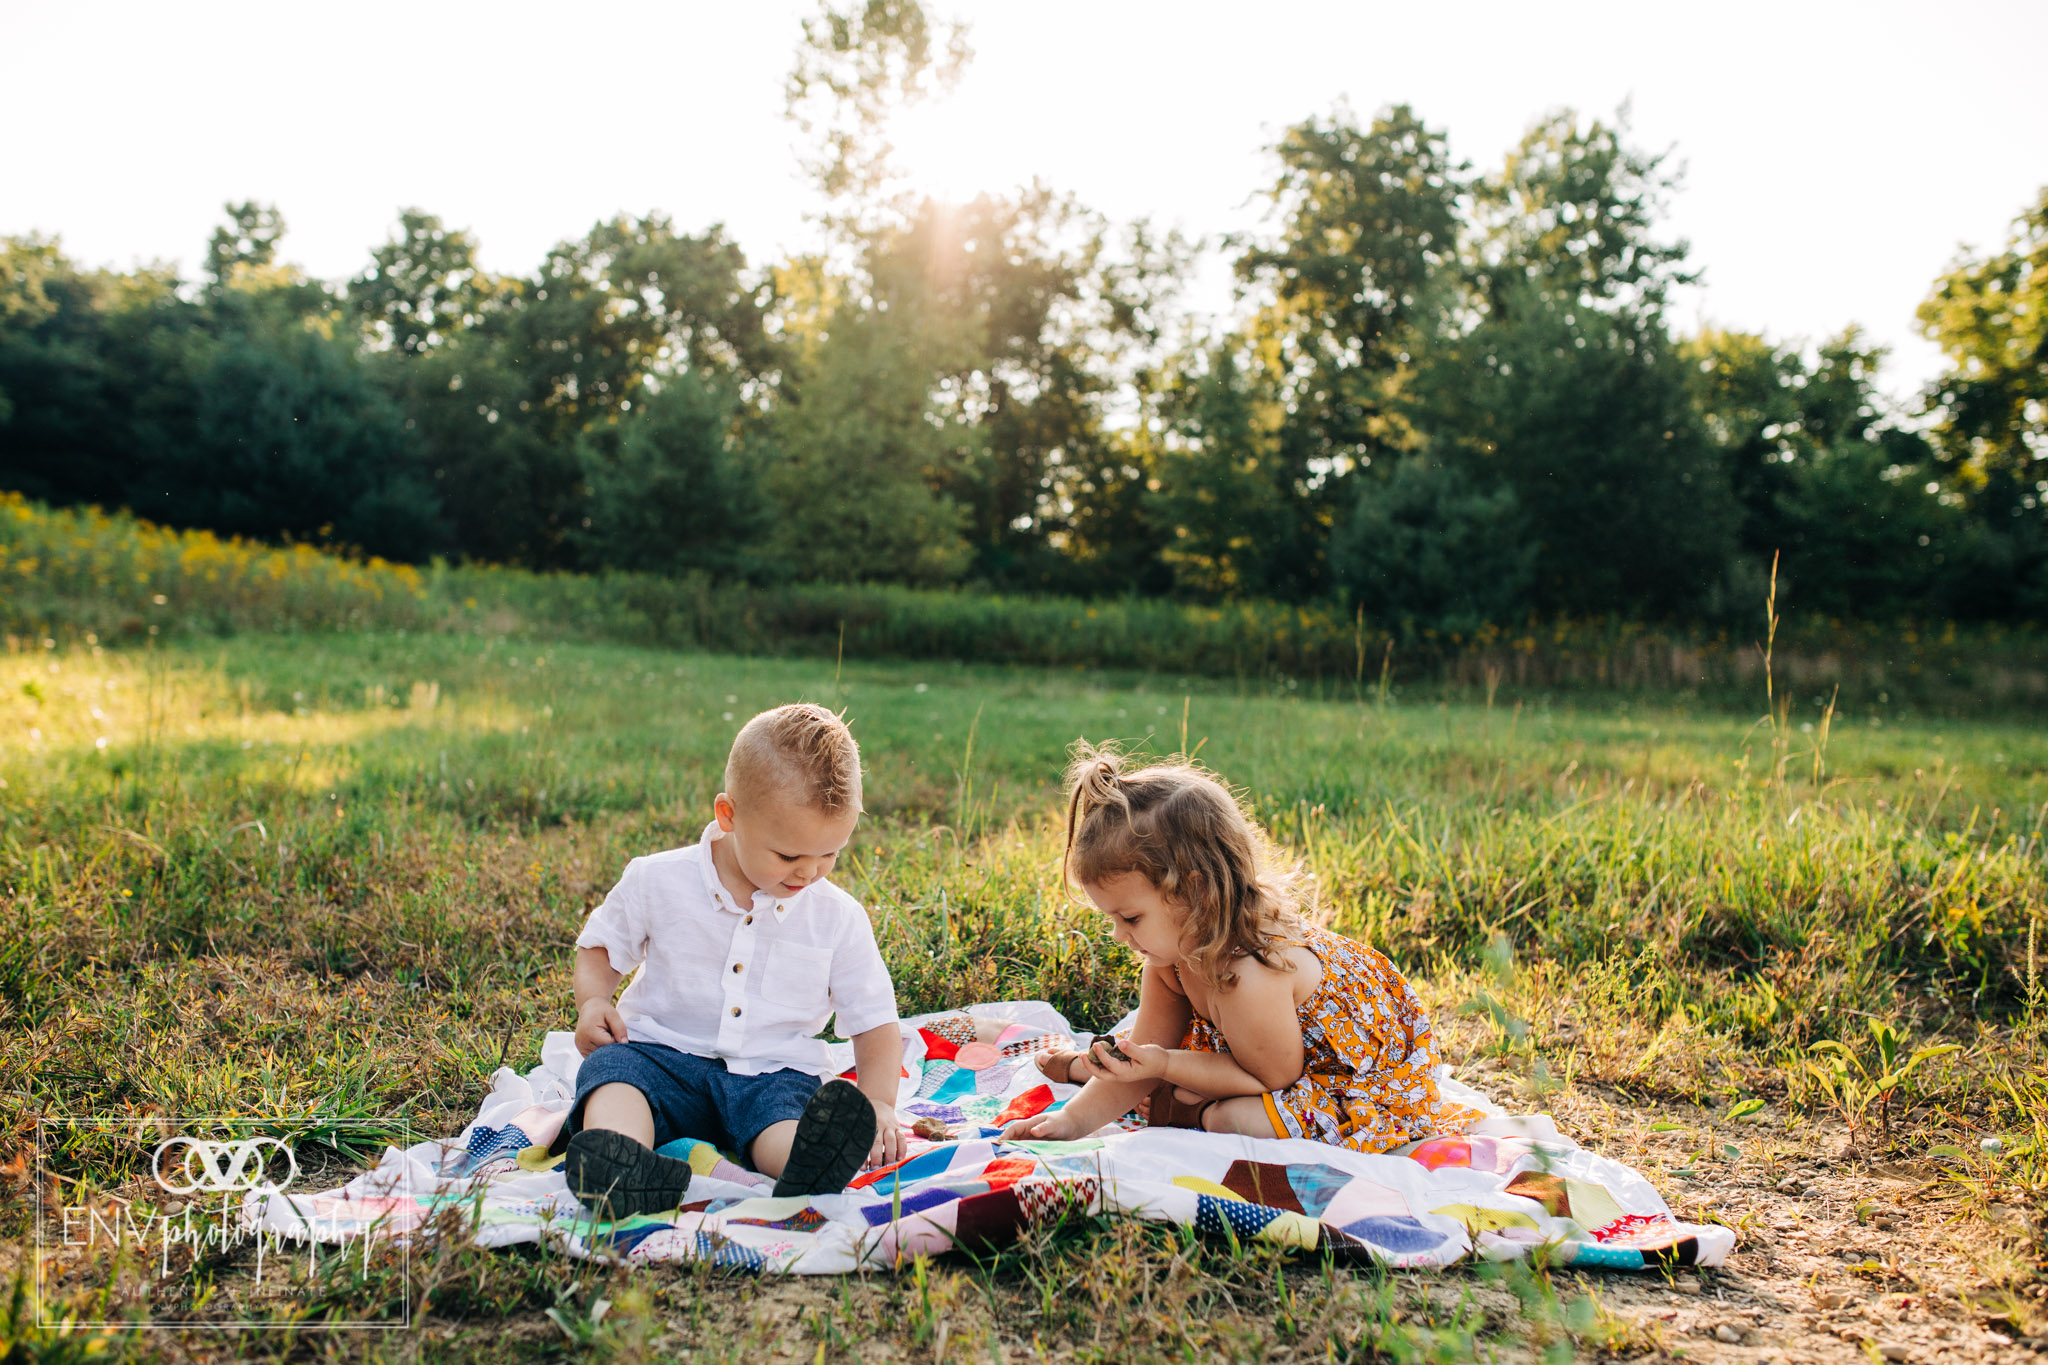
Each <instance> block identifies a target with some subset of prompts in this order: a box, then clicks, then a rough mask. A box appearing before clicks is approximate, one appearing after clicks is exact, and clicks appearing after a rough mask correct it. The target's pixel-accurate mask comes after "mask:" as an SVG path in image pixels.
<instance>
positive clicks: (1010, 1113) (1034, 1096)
mask: <svg viewBox="0 0 2048 1365" xmlns="http://www.w3.org/2000/svg"><path fill="white" fill-rule="evenodd" d="M1051 1103H1052V1087H1051V1086H1049V1085H1041V1086H1035V1087H1033V1088H1032V1089H1030V1090H1027V1091H1025V1092H1024V1093H1023V1094H1021V1095H1019V1096H1018V1097H1017V1098H1016V1099H1014V1100H1011V1101H1010V1102H1009V1104H1007V1105H1005V1106H1004V1107H1003V1112H1002V1113H1000V1114H997V1115H996V1120H995V1121H996V1126H997V1127H1000V1126H1002V1125H1003V1124H1005V1123H1015V1122H1016V1121H1017V1120H1018V1119H1028V1118H1030V1117H1031V1116H1032V1115H1033V1114H1042V1113H1044V1112H1045V1109H1046V1106H1048V1105H1050V1104H1051Z"/></svg>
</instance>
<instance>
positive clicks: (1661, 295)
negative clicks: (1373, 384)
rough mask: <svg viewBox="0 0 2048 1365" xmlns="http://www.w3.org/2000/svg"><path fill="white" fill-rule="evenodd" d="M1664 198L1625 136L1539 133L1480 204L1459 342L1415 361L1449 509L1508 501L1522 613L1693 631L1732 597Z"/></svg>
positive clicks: (1419, 417) (1615, 130) (1728, 537)
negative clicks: (1679, 314) (1523, 574)
mask: <svg viewBox="0 0 2048 1365" xmlns="http://www.w3.org/2000/svg"><path fill="white" fill-rule="evenodd" d="M1672 184H1673V182H1672V180H1671V178H1670V177H1669V176H1668V175H1667V174H1666V173H1665V172H1663V170H1662V169H1661V160H1660V159H1659V158H1656V157H1650V156H1645V155H1642V154H1640V153H1638V152H1635V151H1633V150H1631V149H1629V148H1628V147H1627V146H1626V144H1625V142H1624V140H1623V129H1622V128H1621V127H1619V126H1610V125H1607V124H1603V123H1601V122H1599V121H1597V120H1596V121H1593V122H1591V123H1590V124H1588V125H1587V126H1585V127H1584V128H1581V126H1580V124H1579V121H1578V120H1577V118H1576V117H1575V116H1573V115H1571V114H1569V113H1562V114H1558V115H1554V116H1552V117H1549V118H1547V119H1545V120H1543V121H1541V122H1539V123H1538V124H1537V125H1535V126H1534V127H1533V128H1531V129H1530V131H1529V133H1528V134H1527V136H1525V137H1524V139H1523V140H1522V142H1521V144H1520V145H1519V146H1518V147H1517V149H1516V150H1515V151H1514V152H1513V153H1512V154H1510V156H1509V157H1508V158H1507V161H1506V163H1505V164H1504V165H1503V167H1502V168H1501V169H1500V170H1499V171H1498V172H1495V173H1494V174H1492V175H1489V176H1487V177H1485V178H1484V179H1483V180H1482V181H1481V182H1480V183H1479V184H1478V186H1477V187H1476V189H1475V204H1476V205H1477V209H1476V215H1477V220H1476V223H1475V225H1474V228H1473V230H1472V233H1471V235H1470V238H1469V241H1468V242H1467V243H1466V245H1465V247H1464V251H1463V256H1462V268H1461V272H1460V282H1461V294H1460V305H1459V309H1458V314H1459V320H1460V325H1459V326H1458V328H1457V329H1456V330H1455V331H1448V330H1447V331H1445V332H1441V333H1439V334H1438V335H1437V336H1436V337H1435V338H1433V339H1426V340H1425V342H1424V349H1423V351H1422V353H1421V355H1420V357H1419V359H1418V362H1417V378H1416V381H1415V383H1414V384H1413V385H1412V387H1411V391H1410V393H1411V402H1410V404H1409V407H1408V413H1409V416H1410V420H1411V421H1412V422H1413V423H1414V424H1415V426H1416V428H1417V429H1418V430H1419V432H1420V433H1421V435H1422V439H1421V440H1420V441H1419V442H1418V445H1419V447H1420V448H1421V449H1422V450H1423V451H1424V452H1425V453H1427V454H1428V455H1429V456H1430V458H1431V459H1432V460H1433V461H1435V462H1436V463H1437V464H1439V465H1442V466H1444V467H1445V469H1446V470H1447V471H1450V472H1451V473H1454V474H1455V475H1456V476H1457V479H1456V481H1454V482H1453V483H1452V484H1451V485H1449V487H1450V489H1451V492H1450V493H1446V494H1445V496H1453V494H1455V496H1453V501H1456V500H1457V498H1461V497H1464V496H1467V495H1469V494H1477V495H1481V496H1482V497H1485V496H1487V495H1490V494H1492V493H1493V492H1494V491H1495V490H1498V489H1501V488H1505V489H1507V490H1509V491H1510V492H1512V494H1513V500H1512V505H1513V507H1514V508H1515V509H1516V511H1517V513H1518V516H1519V518H1520V524H1521V526H1522V527H1523V534H1525V535H1526V536H1527V537H1528V538H1529V541H1530V542H1531V545H1532V546H1533V562H1532V564H1531V567H1530V579H1529V590H1528V597H1527V602H1526V605H1527V608H1528V609H1530V610H1534V611H1537V612H1541V613H1557V612H1564V613H1572V614H1592V613H1610V612H1620V613H1630V614H1633V613H1638V612H1646V613H1650V614H1655V615H1679V614H1687V613H1692V612H1696V611H1699V610H1701V609H1704V608H1706V607H1708V606H1710V605H1711V604H1712V603H1713V602H1714V601H1715V599H1716V597H1717V596H1718V595H1719V593H1720V592H1721V591H1722V590H1723V589H1724V587H1725V584H1726V582H1727V576H1728V572H1729V569H1730V566H1731V561H1732V559H1733V557H1734V554H1735V550H1736V545H1735V534H1736V526H1737V519H1738V518H1737V511H1736V508H1735V505H1734V500H1733V498H1732V496H1731V494H1730V492H1729V489H1728V483H1727V479H1726V478H1725V476H1724V474H1723V471H1722V469H1721V468H1720V466H1719V463H1718V461H1717V459H1716V452H1715V450H1714V448H1713V446H1712V444H1711V443H1710V442H1709V440H1708V438H1707V433H1706V430H1705V428H1704V426H1703V423H1702V421H1701V418H1700V416H1699V413H1698V410H1697V408H1696V406H1695V404H1694V402H1693V398H1692V393H1691V389H1690V382H1689V377H1688V375H1687V373H1686V366H1685V362H1684V361H1683V359H1682V358H1681V356H1680V354H1679V352H1678V349H1677V347H1676V346H1675V344H1674V343H1673V341H1672V339H1671V336H1670V330H1669V327H1668V324H1667V323H1666V320H1665V316H1664V307H1665V301H1666V298H1667V296H1668V293H1669V290H1670V288H1671V286H1672V285H1674V284H1676V283H1678V282H1680V281H1682V280H1684V279H1687V278H1689V276H1688V275H1687V274H1686V273H1685V272H1684V270H1683V262H1684V259H1685V254H1686V253H1685V245H1684V243H1682V242H1664V241H1660V240H1658V239H1657V237H1656V236H1655V235H1654V229H1655V225H1656V223H1657V221H1658V218H1659V216H1660V211H1661V205H1662V202H1663V196H1664V195H1665V194H1666V193H1668V192H1669V190H1670V189H1671V188H1672ZM1445 477H1446V478H1449V477H1450V475H1449V474H1447V475H1446V476H1445ZM1461 490H1462V491H1461ZM1487 505H1489V506H1491V505H1493V504H1492V503H1491V502H1490V501H1489V502H1488V503H1487ZM1370 506H1371V501H1370V500H1361V503H1360V507H1361V508H1362V509H1369V508H1370ZM1354 515H1356V513H1354Z"/></svg>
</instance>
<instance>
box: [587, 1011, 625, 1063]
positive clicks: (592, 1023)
mask: <svg viewBox="0 0 2048 1365" xmlns="http://www.w3.org/2000/svg"><path fill="white" fill-rule="evenodd" d="M625 1041H626V1021H625V1020H624V1019H622V1018H620V1017H619V1011H618V1007H617V1006H615V1005H614V1004H612V1002H611V1001H609V1000H607V999H605V998H603V997H602V996H592V997H591V998H590V999H588V1000H586V1001H584V1002H583V1008H582V1009H580V1010H578V1011H577V1012H576V1050H577V1051H578V1052H580V1053H582V1054H583V1055H584V1056H586V1057H588V1056H589V1055H590V1054H591V1053H592V1052H595V1051H596V1050H597V1049H598V1048H601V1047H603V1046H604V1045H605V1044H606V1043H623V1042H625Z"/></svg>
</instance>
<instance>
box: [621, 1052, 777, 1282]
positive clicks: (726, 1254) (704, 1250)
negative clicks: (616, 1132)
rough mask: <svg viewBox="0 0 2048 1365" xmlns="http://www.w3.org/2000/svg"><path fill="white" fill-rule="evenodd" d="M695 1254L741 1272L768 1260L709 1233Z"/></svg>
mask: <svg viewBox="0 0 2048 1365" xmlns="http://www.w3.org/2000/svg"><path fill="white" fill-rule="evenodd" d="M613 1046H617V1044H614V1045H613ZM697 1254H698V1255H699V1256H702V1257H703V1258H704V1259H705V1260H707V1261H709V1262H711V1264H713V1265H722V1266H733V1267H736V1268H738V1269H741V1270H765V1269H767V1266H768V1258H767V1257H766V1256H763V1255H762V1254H761V1253H760V1252H758V1251H756V1250H754V1249H753V1248H752V1247H749V1246H741V1245H740V1244H739V1243H738V1242H735V1241H733V1240H731V1239H730V1238H727V1237H719V1236H715V1235H714V1234H712V1233H709V1232H700V1233H698V1234H697Z"/></svg>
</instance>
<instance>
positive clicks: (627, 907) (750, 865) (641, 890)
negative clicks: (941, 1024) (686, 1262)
mask: <svg viewBox="0 0 2048 1365" xmlns="http://www.w3.org/2000/svg"><path fill="white" fill-rule="evenodd" d="M712 808H713V811H714V813H715V815H716V819H714V820H713V821H712V823H711V824H709V825H707V826H706V827H705V829H704V837H703V839H702V841H700V842H699V843H697V844H696V845H694V846H693V847H689V848H679V849H671V850H669V851H668V852H666V853H656V854H653V855H652V856H649V857H645V858H635V859H634V860H633V861H632V862H630V863H628V864H627V865H626V872H625V875H624V876H622V877H621V878H619V884H618V885H617V886H615V887H613V888H612V892H611V894H610V895H609V896H607V897H605V901H604V904H602V905H600V906H598V907H597V909H595V910H593V911H592V912H591V914H590V919H589V921H588V922H587V923H586V924H585V925H584V928H583V932H582V933H581V934H580V935H578V936H577V939H576V978H575V982H576V1046H577V1047H578V1048H579V1049H580V1050H581V1051H582V1052H583V1055H584V1061H583V1064H582V1066H581V1068H580V1069H579V1070H578V1072H577V1076H576V1098H575V1100H574V1102H573V1103H572V1104H571V1105H570V1108H569V1117H568V1119H567V1121H566V1122H565V1123H564V1124H563V1130H562V1131H563V1134H564V1136H565V1137H566V1138H567V1141H568V1153H567V1155H566V1157H565V1158H564V1160H563V1163H562V1168H563V1173H564V1174H565V1175H566V1176H567V1177H568V1181H569V1188H570V1190H572V1191H573V1192H574V1193H575V1195H576V1197H577V1198H578V1199H579V1200H581V1201H582V1202H583V1204H584V1205H585V1206H586V1207H587V1208H590V1209H591V1210H592V1211H593V1212H600V1213H602V1214H606V1215H608V1216H610V1217H611V1218H614V1219H617V1218H625V1217H629V1216H631V1215H633V1214H636V1213H657V1212H662V1211H665V1210H668V1209H672V1208H675V1207H676V1206H677V1205H679V1204H681V1203H682V1201H683V1192H684V1190H685V1188H686V1187H687V1186H688V1185H689V1182H690V1164H689V1163H688V1162H687V1161H683V1160H679V1159H677V1158H674V1157H665V1156H661V1155H659V1154H657V1153H656V1152H655V1150H654V1149H655V1148H656V1147H659V1146H660V1145H661V1144H663V1143H665V1142H670V1141H673V1140H674V1139H676V1138H678V1137H684V1136H688V1137H696V1138H703V1139H705V1140H707V1141H709V1142H713V1143H715V1144H717V1145H719V1146H721V1147H725V1146H729V1147H731V1148H732V1149H733V1150H736V1151H738V1152H739V1154H740V1156H741V1158H742V1159H743V1160H745V1161H746V1162H747V1163H748V1164H749V1165H751V1166H753V1167H754V1168H755V1169H756V1170H759V1171H760V1172H762V1173H763V1174H764V1175H770V1176H774V1177H775V1178H776V1180H775V1194H776V1196H777V1197H778V1198H779V1197H781V1196H784V1195H811V1194H835V1193H837V1192H838V1191H840V1190H842V1189H844V1188H845V1187H846V1182H847V1181H848V1180H849V1179H851V1178H852V1177H853V1175H854V1173H855V1171H857V1170H858V1169H859V1168H860V1166H861V1164H862V1162H863V1161H866V1162H867V1163H868V1164H869V1165H879V1164H886V1163H888V1162H892V1161H896V1160H898V1159H900V1158H901V1156H902V1154H903V1134H902V1130H901V1128H900V1127H899V1126H898V1125H897V1121H896V1108H895V1105H896V1084H897V1080H898V1078H899V1076H900V1075H901V1071H902V1065H903V1039H902V1036H901V1034H900V1033H898V1031H897V1027H896V992H895V988H894V986H893V985H892V984H891V983H890V980H889V970H888V968H887V967H886V966H885V965H884V964H883V962H882V955H881V953H880V951H879V950H878V949H877V948H876V947H875V935H874V930H873V928H872V927H871V926H870V925H869V923H868V917H867V912H866V911H865V910H863V909H862V908H861V905H860V902H858V901H856V900H854V899H853V897H851V896H849V895H847V894H846V893H845V892H844V891H841V890H840V889H839V888H838V887H836V886H834V885H832V883H831V882H829V881H826V880H825V874H826V873H828V872H830V871H831V870H832V864H833V860H834V859H836V858H837V857H838V856H839V851H840V850H841V849H843V848H844V847H846V843H847V840H848V839H850V838H852V837H853V827H854V823H855V822H856V821H857V820H858V819H859V818H860V810H861V804H860V750H859V749H858V748H857V747H856V746H855V744H854V742H853V736H852V735H851V734H849V733H848V732H847V729H846V725H845V724H844V723H843V722H842V721H841V720H840V719H839V718H838V717H837V716H835V715H833V714H832V713H831V712H830V711H827V710H825V709H824V708H823V707H820V706H810V705H797V706H782V707H777V708H776V709H775V710H773V711H764V712H762V713H761V714H760V715H758V716H755V717H754V718H753V719H752V720H750V721H748V722H747V723H746V725H745V726H744V727H743V728H742V729H741V730H740V733H739V736H738V738H736V739H735V740H734V741H733V746H732V754H731V756H730V757H729V758H728V759H727V760H726V765H725V790H724V791H722V792H720V793H719V794H718V799H717V800H716V801H715V802H714V803H713V807H712ZM636 968H637V969H638V971H637V973H636V974H635V975H634V977H633V981H632V984H631V985H629V986H627V987H626V993H625V995H623V996H622V997H620V999H619V1001H618V1003H617V1004H616V1005H614V1004H613V1003H612V992H613V991H614V990H616V989H617V988H618V984H619V980H620V978H621V977H622V976H623V975H624V974H625V973H627V972H629V971H634V969H636ZM835 1013H836V1014H837V1015H838V1023H837V1031H838V1032H839V1033H840V1035H841V1036H843V1037H848V1038H851V1039H853V1056H854V1064H855V1068H856V1074H857V1075H858V1076H859V1078H860V1084H859V1087H858V1088H855V1087H854V1086H852V1085H849V1084H848V1083H847V1082H845V1081H843V1080H833V1079H830V1077H831V1074H832V1071H831V1066H830V1064H829V1063H828V1061H827V1058H826V1052H825V1044H824V1042H823V1041H822V1040H821V1039H819V1038H818V1037H817V1036H816V1035H817V1034H819V1033H821V1032H822V1031H823V1030H824V1027H825V1021H826V1019H827V1018H828V1017H829V1016H831V1015H833V1014H835ZM821 1080H822V1082H823V1084H820V1082H821Z"/></svg>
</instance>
